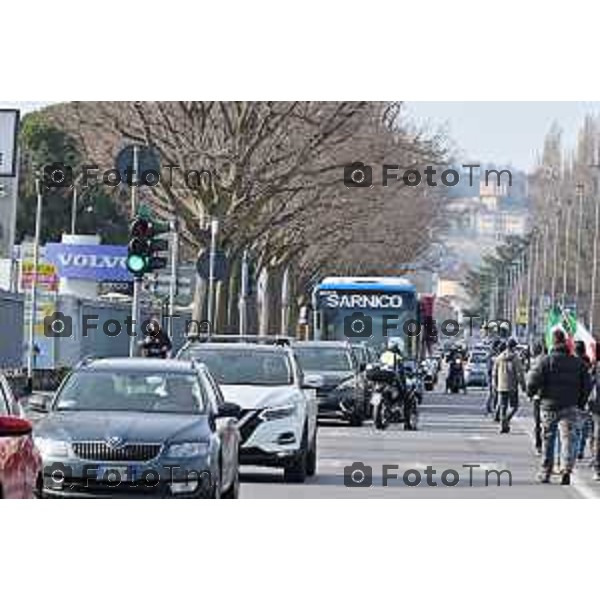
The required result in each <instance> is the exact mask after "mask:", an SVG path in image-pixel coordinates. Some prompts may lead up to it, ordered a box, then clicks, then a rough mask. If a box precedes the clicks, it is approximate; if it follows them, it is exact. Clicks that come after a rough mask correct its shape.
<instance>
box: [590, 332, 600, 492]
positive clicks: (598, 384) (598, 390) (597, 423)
mask: <svg viewBox="0 0 600 600" xmlns="http://www.w3.org/2000/svg"><path fill="white" fill-rule="evenodd" d="M599 358H600V343H597V344H596V364H595V366H594V374H595V386H594V387H595V396H594V398H593V399H592V400H590V402H589V409H590V413H591V414H592V420H593V423H594V432H593V436H592V453H593V463H592V465H593V467H594V480H595V481H600V381H599V377H598V371H599V369H598V365H599V364H600V363H599V360H598V359H599Z"/></svg>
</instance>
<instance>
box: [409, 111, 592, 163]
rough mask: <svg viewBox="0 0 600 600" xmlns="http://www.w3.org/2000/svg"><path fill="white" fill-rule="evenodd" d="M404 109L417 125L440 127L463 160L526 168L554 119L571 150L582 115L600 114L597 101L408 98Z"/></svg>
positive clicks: (539, 149)
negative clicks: (431, 99) (414, 99)
mask: <svg viewBox="0 0 600 600" xmlns="http://www.w3.org/2000/svg"><path fill="white" fill-rule="evenodd" d="M406 110H407V114H408V115H410V116H411V117H412V118H414V119H415V120H416V122H417V124H419V125H421V126H425V127H432V128H433V129H436V128H439V127H442V128H444V129H445V130H446V131H447V132H448V133H449V135H450V137H451V138H452V140H453V142H454V144H455V145H456V147H457V148H458V150H459V155H458V157H459V158H461V159H463V158H464V159H472V160H478V161H481V162H482V163H485V162H493V163H496V164H502V165H512V166H513V167H517V168H520V169H523V170H529V169H531V168H532V167H534V166H535V164H536V162H537V159H538V157H539V155H540V152H541V149H542V146H543V142H544V136H545V135H546V133H547V132H548V130H549V129H550V126H551V125H552V123H553V121H556V122H557V123H558V124H559V125H560V126H561V128H562V130H563V144H564V148H565V150H570V149H572V148H574V147H575V143H576V140H577V131H578V129H579V127H580V125H581V123H582V122H583V118H584V116H585V115H586V114H595V115H598V116H600V102H448V101H446V102H406Z"/></svg>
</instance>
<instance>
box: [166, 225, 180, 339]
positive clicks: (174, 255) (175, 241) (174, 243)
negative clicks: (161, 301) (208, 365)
mask: <svg viewBox="0 0 600 600" xmlns="http://www.w3.org/2000/svg"><path fill="white" fill-rule="evenodd" d="M170 226H171V247H170V248H169V250H170V257H169V258H170V262H171V277H170V279H169V324H168V326H167V332H168V334H169V337H170V338H171V339H173V315H174V314H175V295H176V293H177V263H178V257H179V233H178V231H177V220H176V219H175V217H171V220H170Z"/></svg>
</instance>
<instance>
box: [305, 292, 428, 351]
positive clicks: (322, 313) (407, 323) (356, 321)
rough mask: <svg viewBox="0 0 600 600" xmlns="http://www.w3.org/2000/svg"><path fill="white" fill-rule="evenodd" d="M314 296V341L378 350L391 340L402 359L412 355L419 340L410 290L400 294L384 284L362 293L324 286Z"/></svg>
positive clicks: (414, 302) (415, 299)
mask: <svg viewBox="0 0 600 600" xmlns="http://www.w3.org/2000/svg"><path fill="white" fill-rule="evenodd" d="M407 287H408V286H407ZM347 288H350V289H347ZM315 296H316V297H315V300H316V306H317V314H316V320H315V338H316V339H322V340H346V339H347V340H349V341H350V342H352V343H360V342H365V343H367V344H368V345H369V346H373V347H375V348H382V347H384V346H385V345H386V342H387V340H388V339H390V338H394V340H395V341H396V342H398V344H399V345H400V347H401V349H402V350H403V353H404V354H405V356H414V355H415V350H416V347H417V340H418V339H419V338H418V337H417V334H418V322H417V318H418V310H417V305H418V301H417V295H416V292H415V291H414V289H406V290H401V289H398V286H396V287H392V286H386V285H385V283H382V284H381V285H379V286H373V285H371V286H368V287H365V288H364V289H361V288H360V287H359V285H355V286H340V287H339V288H338V289H336V288H334V287H333V286H331V285H328V286H319V287H317V290H316V294H315Z"/></svg>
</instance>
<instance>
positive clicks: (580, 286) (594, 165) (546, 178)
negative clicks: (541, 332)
mask: <svg viewBox="0 0 600 600" xmlns="http://www.w3.org/2000/svg"><path fill="white" fill-rule="evenodd" d="M599 148H600V121H599V120H598V119H596V118H594V117H592V116H587V117H586V118H585V120H584V122H583V124H582V126H581V128H580V130H579V134H578V140H577V146H576V148H575V149H574V150H573V151H572V152H570V153H567V152H566V151H565V149H564V147H563V140H562V131H561V129H560V128H559V127H558V126H557V125H553V126H552V128H551V130H550V131H549V133H548V134H547V136H546V138H545V140H544V147H543V152H542V155H541V157H540V161H539V166H538V167H537V168H536V170H535V171H534V172H533V174H532V175H531V177H530V186H529V187H530V189H529V192H530V193H529V197H530V202H531V218H532V233H531V235H530V242H531V243H530V245H529V246H527V247H526V248H525V249H524V252H526V253H527V256H526V257H524V260H526V261H527V263H528V264H529V265H530V267H531V270H530V273H531V275H528V276H529V277H530V280H529V282H528V284H529V285H530V287H531V290H532V294H533V295H535V298H532V302H533V303H534V304H535V303H537V304H540V310H538V312H541V310H542V309H543V308H544V307H547V306H548V305H550V304H556V303H560V304H566V305H575V306H576V307H577V313H578V315H579V317H580V318H582V319H583V320H584V321H585V322H586V323H587V324H588V325H592V327H593V328H594V329H596V330H597V329H598V326H599V325H600V298H599V294H598V281H597V276H598V273H597V269H595V265H596V258H597V257H598V256H599V255H598V252H600V249H598V248H597V243H596V242H597V237H598V229H599V226H600V222H599V212H598V202H599V201H600V198H599V196H598V176H599V175H600V165H599V164H598V163H599V155H598V149H599ZM526 275H527V273H526ZM541 305H544V306H543V307H542V306H541Z"/></svg>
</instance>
